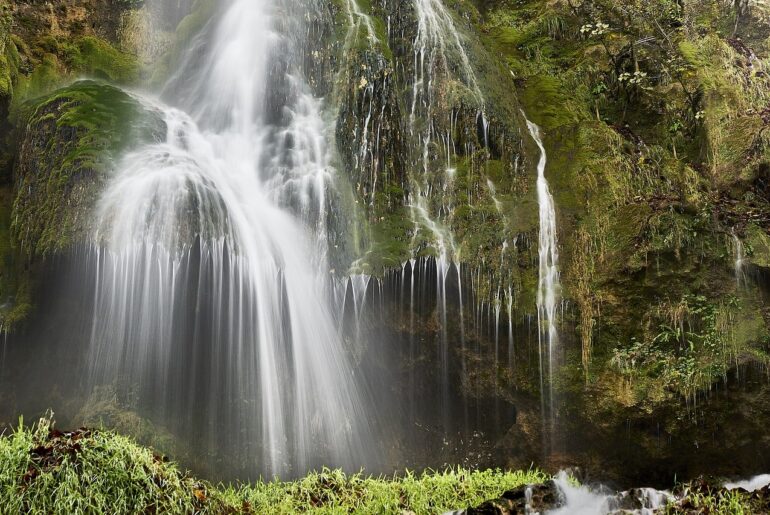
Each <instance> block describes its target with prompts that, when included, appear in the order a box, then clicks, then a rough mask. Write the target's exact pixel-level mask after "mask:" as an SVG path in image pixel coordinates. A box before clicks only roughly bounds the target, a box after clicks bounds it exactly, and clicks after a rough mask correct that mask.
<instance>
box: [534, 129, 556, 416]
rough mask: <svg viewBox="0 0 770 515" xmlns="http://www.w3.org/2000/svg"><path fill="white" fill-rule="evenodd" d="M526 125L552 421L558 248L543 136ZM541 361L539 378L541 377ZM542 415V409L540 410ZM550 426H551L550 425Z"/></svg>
mask: <svg viewBox="0 0 770 515" xmlns="http://www.w3.org/2000/svg"><path fill="white" fill-rule="evenodd" d="M526 121H527V127H528V128H529V132H530V134H531V135H532V139H533V140H535V143H536V144H537V147H538V149H539V150H540V158H539V160H538V163H537V202H538V205H539V214H540V236H539V239H538V256H539V267H538V283H537V325H538V342H539V347H540V356H541V363H542V356H543V355H545V356H546V360H547V361H546V367H545V368H546V371H545V372H546V374H547V376H548V385H547V392H546V391H545V390H544V388H545V387H546V385H544V384H541V390H542V391H543V399H545V398H546V397H547V398H548V412H549V416H550V418H551V420H550V423H551V425H553V423H554V421H553V374H554V370H555V368H556V363H555V360H556V356H555V352H556V348H557V346H558V344H559V333H558V330H557V327H556V323H557V308H558V303H559V290H560V286H559V249H558V247H557V243H556V210H555V207H554V202H553V197H552V196H551V192H550V190H549V188H548V181H547V180H546V178H545V165H546V163H547V156H546V152H545V147H544V146H543V140H542V139H541V137H540V128H539V127H538V126H537V125H535V124H534V123H532V122H531V121H529V120H526ZM543 375H544V374H543V367H542V365H541V378H542V377H543ZM544 416H545V412H544ZM551 429H553V427H552V428H551Z"/></svg>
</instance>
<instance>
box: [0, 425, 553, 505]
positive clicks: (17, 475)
mask: <svg viewBox="0 0 770 515" xmlns="http://www.w3.org/2000/svg"><path fill="white" fill-rule="evenodd" d="M547 479H548V477H547V476H546V475H545V474H543V473H541V472H538V471H529V472H503V471H499V470H498V471H491V470H488V471H474V472H471V471H468V470H464V469H461V468H458V469H453V470H447V471H445V472H424V473H422V474H414V473H411V472H406V473H405V474H404V475H403V476H400V477H391V478H385V477H380V478H374V477H367V476H364V475H363V474H351V475H348V474H345V473H343V472H342V471H339V470H323V471H321V472H317V473H311V474H309V475H308V476H306V477H304V478H302V479H299V480H297V481H290V482H284V481H278V480H276V481H272V482H257V483H255V484H253V485H241V486H220V487H212V486H211V485H210V484H208V483H206V482H204V481H198V480H196V479H194V478H191V477H189V476H188V475H186V474H183V473H181V472H180V471H179V469H178V468H177V467H176V465H174V464H173V463H169V462H167V461H166V460H165V458H163V457H161V456H158V455H157V454H154V453H153V452H152V451H151V450H149V449H147V448H144V447H141V446H138V445H136V444H135V443H134V442H133V441H132V440H131V439H129V438H126V437H123V436H119V435H116V434H114V433H111V432H102V431H92V430H78V431H74V432H70V433H62V432H59V431H57V430H55V429H54V428H53V424H52V422H51V420H50V418H44V419H41V421H40V422H39V423H38V424H37V425H35V426H33V427H25V426H23V425H22V424H19V427H18V429H17V430H15V431H14V432H12V433H11V434H8V435H5V436H3V437H0V506H2V509H3V510H5V511H7V512H8V513H21V512H23V513H51V514H59V513H61V514H65V513H66V514H77V513H150V512H152V513H275V514H287V515H288V514H294V513H319V514H323V513H328V514H332V513H357V514H387V513H394V514H399V513H403V512H404V511H410V510H411V511H413V512H415V513H420V514H440V513H444V512H446V511H448V510H452V509H458V508H464V507H468V506H475V505H478V504H480V503H482V502H483V501H485V500H488V499H491V498H495V497H499V496H500V495H501V494H502V493H504V492H505V491H507V490H510V489H513V488H516V487H519V486H522V485H526V484H534V483H542V482H544V481H546V480H547ZM5 511H4V512H5Z"/></svg>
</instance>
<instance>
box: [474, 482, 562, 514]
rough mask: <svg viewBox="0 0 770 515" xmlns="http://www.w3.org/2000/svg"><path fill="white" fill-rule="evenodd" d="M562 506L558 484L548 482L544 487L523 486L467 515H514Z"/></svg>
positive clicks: (541, 511)
mask: <svg viewBox="0 0 770 515" xmlns="http://www.w3.org/2000/svg"><path fill="white" fill-rule="evenodd" d="M560 505H561V499H560V496H559V490H558V488H557V486H556V483H554V482H553V481H548V482H547V483H544V484H542V485H531V486H522V487H520V488H516V489H514V490H509V491H508V492H505V493H504V494H503V495H501V496H500V497H499V498H498V499H493V500H491V501H487V502H485V503H483V504H481V505H479V506H477V507H475V508H469V509H467V510H466V511H465V513H466V514H467V515H493V514H494V515H513V514H525V513H532V512H538V513H543V512H545V511H546V510H552V509H554V508H558V507H559V506H560Z"/></svg>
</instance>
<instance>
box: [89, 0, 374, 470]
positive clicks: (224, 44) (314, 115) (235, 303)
mask: <svg viewBox="0 0 770 515" xmlns="http://www.w3.org/2000/svg"><path fill="white" fill-rule="evenodd" d="M295 7H296V6H294V5H293V4H292V3H290V2H280V0H275V1H270V0H257V1H255V0H234V1H232V2H228V3H226V4H225V5H224V6H223V9H224V12H223V13H222V14H221V17H219V18H217V25H216V27H215V28H214V30H213V31H211V32H209V37H210V41H207V42H206V43H205V45H204V48H205V54H204V55H205V57H204V58H203V61H202V62H200V58H199V56H188V58H187V59H186V60H185V62H186V63H187V65H188V68H183V69H181V70H180V71H179V72H178V74H177V76H176V79H175V80H176V81H178V82H179V81H181V82H183V83H185V88H180V89H179V91H180V94H179V96H180V97H181V98H172V101H173V102H174V103H177V104H178V105H181V106H182V108H183V109H185V110H187V111H188V112H190V113H192V114H190V115H188V114H185V112H183V111H182V110H180V109H176V108H172V107H166V106H164V105H161V104H159V103H155V105H154V108H155V109H157V110H159V111H161V112H162V114H163V117H164V119H165V122H166V126H167V136H166V138H165V140H164V141H162V142H157V143H155V144H152V145H148V146H146V147H144V148H139V149H137V150H136V151H134V152H133V153H131V154H130V155H128V156H127V157H126V158H125V160H124V162H123V163H122V165H121V166H120V167H119V168H118V170H117V171H116V173H115V174H114V176H113V177H112V179H111V181H110V183H109V185H108V188H107V190H106V192H105V193H104V195H103V198H102V199H101V202H100V205H99V210H98V215H99V217H98V219H99V221H98V224H97V226H98V229H97V232H96V235H95V240H94V241H95V244H94V252H95V253H96V256H97V257H96V263H97V269H96V275H97V288H96V294H95V306H96V312H95V315H94V319H93V328H92V336H91V340H92V345H91V359H90V363H91V365H90V370H91V375H90V382H91V384H94V385H95V384H99V383H104V382H109V381H111V380H112V379H113V378H114V377H116V376H122V377H125V378H126V379H127V380H128V382H129V383H131V384H136V385H138V388H139V391H140V394H143V395H146V396H151V398H152V401H153V402H152V405H153V406H154V407H155V409H156V410H157V411H158V412H160V413H164V414H167V415H168V414H175V415H176V416H175V417H174V419H175V420H176V419H181V420H184V421H190V418H191V417H193V419H194V420H195V421H196V423H199V424H202V425H203V426H204V427H205V428H206V429H207V430H208V431H207V434H206V436H205V437H204V443H205V440H209V441H210V440H215V439H217V438H220V437H219V436H217V432H216V430H217V428H219V427H228V428H229V430H228V440H229V441H228V445H229V446H230V447H231V448H232V449H234V450H235V452H237V453H238V455H239V456H241V457H242V458H243V459H245V460H249V461H250V462H251V463H252V466H253V469H254V470H257V471H261V472H264V473H268V474H281V475H286V474H297V473H304V472H305V471H306V470H307V469H308V468H309V467H313V466H320V465H332V466H334V465H338V466H348V467H351V468H352V467H355V468H358V467H360V466H362V465H364V464H366V463H371V461H370V459H369V458H370V457H371V455H372V452H371V451H369V450H368V449H369V448H371V446H370V445H368V444H369V443H370V437H369V435H370V432H369V429H368V428H369V425H368V424H369V422H370V420H371V419H370V417H369V416H367V414H366V413H365V410H364V402H363V401H362V399H361V398H360V397H359V393H358V387H357V384H356V379H355V378H354V377H353V371H352V367H351V364H350V363H349V359H348V357H347V356H346V353H345V349H344V348H343V345H342V342H341V338H340V335H339V333H338V331H337V327H336V326H335V320H334V316H333V312H332V311H333V306H332V302H333V292H332V291H331V281H330V280H329V266H328V264H327V247H328V242H327V220H326V213H327V209H328V205H327V204H328V199H327V196H326V192H327V190H328V188H329V182H330V181H331V179H332V177H331V167H330V164H329V155H328V154H329V151H328V150H327V148H326V139H327V135H326V131H327V124H326V123H324V121H323V118H322V116H321V107H322V106H321V101H320V100H319V99H316V98H313V96H312V95H311V94H310V92H309V89H308V87H307V86H306V84H305V80H304V78H303V74H302V71H301V68H300V65H299V63H300V61H301V59H300V56H299V53H300V49H299V48H300V47H301V45H299V44H297V42H296V41H294V40H293V39H292V38H293V37H296V35H297V34H302V31H295V30H292V29H291V28H290V27H291V23H296V22H297V20H301V19H302V17H301V16H299V15H298V14H297V13H295V12H293V9H295ZM256 49H258V50H256ZM197 50H198V49H196V51H197ZM192 63H197V64H195V65H193V64H192ZM174 91H175V87H173V86H172V87H171V88H168V90H167V93H166V96H172V97H173V92H174ZM185 92H186V93H187V94H186V95H185ZM311 232H312V233H313V234H312V235H311ZM197 413H200V414H201V415H199V416H197V415H196V414H197ZM196 417H197V418H196ZM201 419H202V420H201ZM210 443H211V444H212V445H216V444H215V443H214V442H210Z"/></svg>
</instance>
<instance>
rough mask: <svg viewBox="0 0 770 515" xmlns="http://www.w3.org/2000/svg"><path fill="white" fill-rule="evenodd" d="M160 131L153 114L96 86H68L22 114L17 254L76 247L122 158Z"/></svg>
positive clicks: (161, 126)
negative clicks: (101, 193) (100, 195)
mask: <svg viewBox="0 0 770 515" xmlns="http://www.w3.org/2000/svg"><path fill="white" fill-rule="evenodd" d="M164 131H165V126H164V123H163V121H162V118H161V117H160V114H159V113H158V112H155V111H153V110H152V109H151V108H149V107H147V106H145V105H143V104H142V102H141V101H140V100H138V99H137V98H136V97H133V96H131V95H129V94H128V93H126V92H124V91H122V90H120V89H118V88H116V87H114V86H110V85H107V84H101V83H98V82H92V81H83V82H78V83H75V84H73V85H72V86H70V87H67V88H64V89H61V90H58V91H56V92H55V93H53V94H51V95H48V96H46V97H43V98H42V99H39V100H37V101H35V102H33V103H32V104H30V105H29V106H27V108H26V124H25V125H24V130H23V136H22V138H21V143H20V145H19V153H18V155H19V158H18V161H17V163H16V167H15V169H14V188H15V198H14V203H13V224H12V235H13V238H14V241H15V242H16V244H17V245H18V248H19V249H20V250H21V251H22V253H23V254H24V255H25V256H27V257H29V258H34V257H36V256H45V255H48V254H50V253H52V252H56V251H60V250H64V249H66V248H68V247H69V246H71V245H72V244H75V243H78V242H81V241H83V240H84V239H85V238H86V237H87V235H88V230H89V228H90V224H91V222H92V217H91V216H90V215H91V210H92V208H93V206H94V203H95V201H96V200H97V198H98V194H99V191H100V190H101V188H102V186H103V184H104V181H105V179H106V177H107V173H108V172H109V170H111V169H112V168H113V167H114V166H115V165H116V162H117V160H118V159H119V157H120V155H121V152H123V151H124V150H126V149H127V148H131V147H133V146H135V145H137V144H139V143H140V142H142V141H149V140H152V139H156V138H160V137H162V136H163V134H164Z"/></svg>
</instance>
